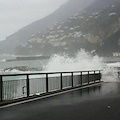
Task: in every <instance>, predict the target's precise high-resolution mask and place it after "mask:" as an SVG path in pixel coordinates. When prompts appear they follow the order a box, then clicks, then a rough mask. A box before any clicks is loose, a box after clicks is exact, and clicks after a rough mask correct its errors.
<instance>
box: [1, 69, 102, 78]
mask: <svg viewBox="0 0 120 120" xmlns="http://www.w3.org/2000/svg"><path fill="white" fill-rule="evenodd" d="M97 71H98V72H101V71H102V70H90V71H89V70H87V71H68V72H39V73H37V72H36V73H14V74H0V76H3V77H5V76H24V75H38V74H39V75H42V74H60V73H63V74H65V73H72V72H73V73H79V72H97Z"/></svg>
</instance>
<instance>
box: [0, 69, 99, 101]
mask: <svg viewBox="0 0 120 120" xmlns="http://www.w3.org/2000/svg"><path fill="white" fill-rule="evenodd" d="M100 80H101V70H95V71H74V72H51V73H50V72H49V73H26V74H5V75H0V101H4V100H13V99H17V98H22V97H29V96H33V95H40V94H42V93H48V92H51V91H57V90H62V89H66V88H72V87H76V86H82V85H85V84H90V83H92V82H93V83H95V82H96V81H100Z"/></svg>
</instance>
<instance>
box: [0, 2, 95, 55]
mask: <svg viewBox="0 0 120 120" xmlns="http://www.w3.org/2000/svg"><path fill="white" fill-rule="evenodd" d="M93 1H94V0H85V1H84V0H69V1H68V2H67V3H66V4H64V5H62V6H61V7H60V8H59V9H57V10H56V11H55V12H53V13H52V14H50V15H48V16H47V17H45V18H43V19H40V20H38V21H36V22H34V23H32V24H30V25H28V26H25V27H24V28H22V29H20V30H18V31H17V32H16V33H14V34H12V35H11V36H8V37H7V38H6V40H4V41H2V42H0V53H11V54H15V48H16V46H18V44H20V43H24V42H26V41H28V40H29V39H30V38H31V36H32V35H33V34H35V33H38V32H41V31H43V30H45V29H46V28H48V27H50V26H51V25H54V24H56V23H59V22H61V21H64V20H66V19H67V18H69V17H71V16H72V15H73V14H75V13H76V12H80V11H82V10H83V9H85V8H86V7H88V6H89V5H90V4H91V3H92V2H93ZM38 16H39V14H38ZM10 44H11V45H10Z"/></svg>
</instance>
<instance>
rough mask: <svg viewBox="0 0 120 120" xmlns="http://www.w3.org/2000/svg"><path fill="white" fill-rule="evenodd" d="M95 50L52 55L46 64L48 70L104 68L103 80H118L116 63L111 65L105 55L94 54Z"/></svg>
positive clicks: (45, 67) (45, 68)
mask: <svg viewBox="0 0 120 120" xmlns="http://www.w3.org/2000/svg"><path fill="white" fill-rule="evenodd" d="M94 54H95V53H93V52H86V51H85V50H83V49H81V50H80V51H79V52H78V53H77V54H76V55H75V57H69V55H67V54H63V55H58V54H55V55H53V56H51V58H50V60H49V62H48V64H47V65H46V66H44V71H47V72H65V71H89V70H102V80H103V81H105V82H112V81H113V82H114V81H117V80H118V73H117V69H116V68H115V67H114V65H113V66H112V67H111V66H109V64H107V63H105V62H104V58H103V57H99V56H98V55H96V54H95V55H94Z"/></svg>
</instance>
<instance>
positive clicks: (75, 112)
mask: <svg viewBox="0 0 120 120" xmlns="http://www.w3.org/2000/svg"><path fill="white" fill-rule="evenodd" d="M0 120H120V83H118V82H116V83H103V84H102V85H97V86H95V87H90V88H85V89H82V90H80V89H79V90H75V91H72V92H68V93H64V94H61V95H57V96H54V97H50V98H45V99H41V100H37V101H33V102H29V103H24V104H20V105H16V106H12V107H7V108H3V109H0Z"/></svg>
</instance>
